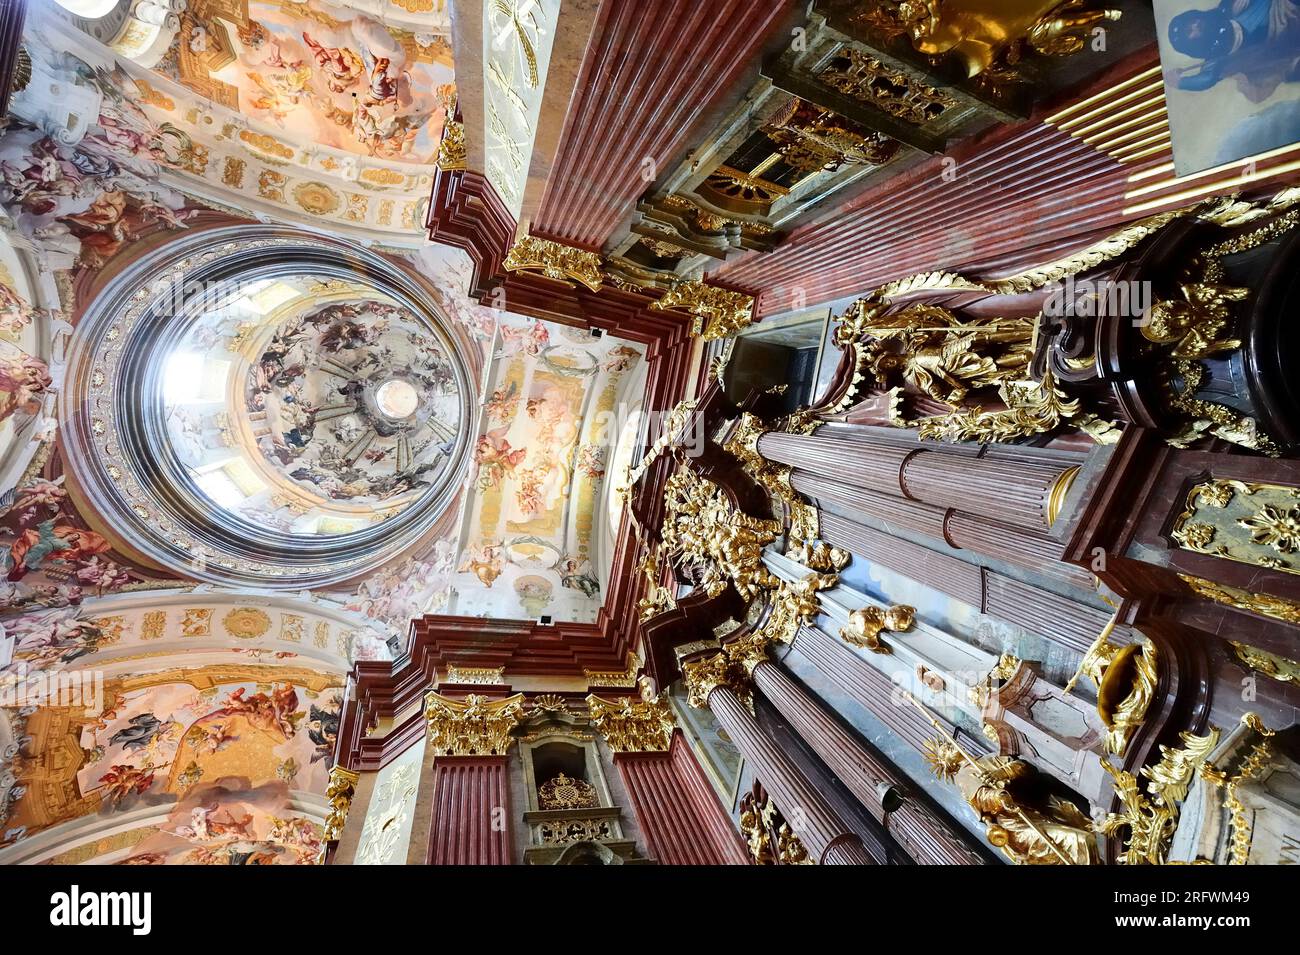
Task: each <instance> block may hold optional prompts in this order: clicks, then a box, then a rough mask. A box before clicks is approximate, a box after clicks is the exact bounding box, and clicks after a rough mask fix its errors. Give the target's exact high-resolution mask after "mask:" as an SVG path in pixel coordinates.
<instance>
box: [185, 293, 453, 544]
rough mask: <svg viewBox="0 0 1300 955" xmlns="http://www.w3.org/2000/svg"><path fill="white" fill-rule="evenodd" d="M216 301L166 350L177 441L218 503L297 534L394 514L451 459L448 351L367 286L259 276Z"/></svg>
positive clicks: (342, 528) (343, 529)
mask: <svg viewBox="0 0 1300 955" xmlns="http://www.w3.org/2000/svg"><path fill="white" fill-rule="evenodd" d="M240 292H241V294H240V295H239V296H238V297H237V298H234V299H233V300H230V301H224V302H222V303H221V306H220V307H219V308H214V309H212V310H210V311H209V312H208V313H207V314H206V315H205V316H204V318H203V319H202V321H201V322H200V323H199V324H198V325H196V326H195V328H194V329H193V331H192V332H191V333H190V334H189V335H188V336H187V337H186V338H185V339H184V340H183V341H182V342H181V344H180V345H179V346H178V347H177V349H176V350H175V351H174V352H172V354H171V357H170V358H169V363H168V368H167V371H166V374H165V378H164V383H163V389H164V401H165V404H166V414H167V421H168V426H169V429H170V434H171V437H172V441H173V443H174V445H175V447H176V450H177V453H178V456H179V458H180V459H181V461H182V463H183V464H184V465H185V466H186V467H187V468H188V469H189V473H190V475H191V477H192V478H193V479H194V481H195V483H196V484H197V485H198V486H199V487H200V488H202V489H203V490H204V491H205V492H206V493H207V494H208V496H209V497H210V498H211V499H212V500H213V501H215V502H216V503H217V504H219V505H221V506H223V507H226V508H228V509H230V510H233V511H236V512H238V513H239V514H240V515H242V516H244V517H250V518H253V519H255V520H257V521H259V522H263V523H266V524H268V525H269V526H273V527H278V528H281V529H282V530H284V531H285V532H286V533H292V534H343V533H348V532H350V531H353V530H356V529H358V528H360V527H364V526H368V525H370V524H374V523H379V522H382V521H383V520H386V519H388V518H389V517H392V516H394V515H395V514H397V513H399V512H400V511H401V510H403V509H404V508H405V507H406V506H408V505H409V504H410V503H411V502H412V501H413V500H415V499H416V498H417V497H418V496H419V494H420V492H421V490H422V489H424V488H427V487H429V486H431V484H433V483H434V482H435V481H436V479H437V478H438V476H439V475H440V474H441V473H442V472H443V471H445V469H446V468H447V467H448V466H449V464H450V458H449V454H450V453H451V446H452V445H453V444H454V442H455V436H456V433H457V431H459V430H461V429H462V428H463V427H466V426H468V424H469V423H468V422H462V421H461V420H460V410H459V407H458V400H457V394H458V392H457V386H456V382H455V378H454V374H453V371H452V368H451V366H450V364H449V363H448V361H447V358H446V356H444V355H443V353H442V351H441V349H440V348H439V345H438V343H437V342H436V340H434V339H431V338H429V337H428V335H427V333H426V331H425V330H424V329H423V328H422V326H421V324H420V322H419V320H418V319H417V318H416V317H415V316H414V315H412V314H410V313H409V312H407V311H406V310H405V309H403V308H402V307H401V306H400V305H398V304H397V303H395V302H394V301H392V300H391V299H388V298H386V297H385V296H383V295H382V294H381V293H379V292H378V291H377V290H376V289H374V288H369V287H365V286H363V285H360V284H358V283H353V282H345V281H341V280H320V279H315V278H311V277H308V276H302V275H299V276H288V277H280V278H274V279H263V280H259V281H257V282H255V283H252V285H250V286H249V287H246V288H241V290H240Z"/></svg>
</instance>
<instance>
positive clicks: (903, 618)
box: [840, 604, 916, 653]
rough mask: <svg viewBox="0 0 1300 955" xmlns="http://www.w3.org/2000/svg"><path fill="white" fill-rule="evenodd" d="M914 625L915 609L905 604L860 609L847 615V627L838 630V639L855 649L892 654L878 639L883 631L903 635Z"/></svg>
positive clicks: (885, 644) (887, 646)
mask: <svg viewBox="0 0 1300 955" xmlns="http://www.w3.org/2000/svg"><path fill="white" fill-rule="evenodd" d="M915 623H916V608H915V607H909V606H907V605H906V604H898V605H896V606H893V607H886V608H881V607H862V608H860V609H858V610H854V611H853V612H852V613H850V614H849V622H848V624H847V626H844V627H841V628H840V639H841V640H843V641H844V642H845V643H848V644H851V645H852V646H855V647H864V648H865V649H867V650H870V651H871V652H872V653H892V652H893V651H892V650H891V649H890V648H889V645H888V644H887V643H885V642H884V641H883V640H881V639H880V635H881V634H882V633H884V632H885V631H889V632H890V633H905V632H906V631H908V630H911V629H912V627H913V626H914V625H915Z"/></svg>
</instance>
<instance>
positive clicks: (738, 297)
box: [650, 282, 754, 341]
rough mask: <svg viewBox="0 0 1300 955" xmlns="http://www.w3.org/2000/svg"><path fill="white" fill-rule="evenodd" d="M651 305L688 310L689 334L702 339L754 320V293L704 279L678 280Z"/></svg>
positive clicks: (732, 329)
mask: <svg viewBox="0 0 1300 955" xmlns="http://www.w3.org/2000/svg"><path fill="white" fill-rule="evenodd" d="M650 307H651V308H653V309H655V310H657V311H661V312H663V311H669V310H674V311H682V312H689V313H690V314H691V315H692V316H693V317H694V322H693V324H692V325H691V334H693V335H699V336H700V337H701V338H703V339H704V340H705V341H711V340H713V339H715V338H726V337H727V336H728V335H731V334H734V333H735V332H738V331H740V330H741V329H742V328H747V327H748V326H749V324H750V322H752V321H753V320H754V296H752V295H746V294H745V293H744V292H736V291H733V290H732V289H725V288H718V287H717V286H715V285H706V284H705V283H703V282H678V283H677V284H676V285H674V286H673V287H672V288H670V289H669V290H668V291H667V292H665V293H664V294H663V296H662V297H661V298H659V299H658V300H656V301H654V302H651V303H650Z"/></svg>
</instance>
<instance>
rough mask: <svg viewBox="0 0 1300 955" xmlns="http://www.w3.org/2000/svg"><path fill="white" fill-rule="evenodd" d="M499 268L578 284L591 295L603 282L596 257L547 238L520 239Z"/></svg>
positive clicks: (598, 289)
mask: <svg viewBox="0 0 1300 955" xmlns="http://www.w3.org/2000/svg"><path fill="white" fill-rule="evenodd" d="M501 268H503V269H504V270H505V271H507V272H539V273H541V274H542V275H544V276H545V277H546V278H548V279H555V280H556V281H557V282H567V283H569V284H570V285H571V284H573V283H574V282H580V283H582V284H583V285H585V286H586V287H587V288H589V289H591V291H593V292H599V291H600V287H601V285H602V284H603V283H604V279H605V276H604V272H603V271H602V270H601V263H600V256H599V255H597V254H596V253H595V252H588V251H586V250H585V249H577V248H574V247H573V246H571V245H561V244H560V243H559V242H552V241H550V240H549V239H539V238H537V237H536V236H532V235H528V236H524V237H523V238H522V239H519V240H518V241H517V242H515V244H514V245H512V246H511V247H510V251H509V252H507V253H506V257H505V261H504V262H502V263H501Z"/></svg>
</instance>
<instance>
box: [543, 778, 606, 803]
mask: <svg viewBox="0 0 1300 955" xmlns="http://www.w3.org/2000/svg"><path fill="white" fill-rule="evenodd" d="M537 804H538V806H540V807H541V808H542V809H543V810H548V809H595V808H596V807H598V806H599V805H600V797H599V796H597V794H596V787H595V786H593V785H592V784H591V783H589V782H587V781H586V780H585V779H573V778H571V777H569V776H566V775H565V774H564V773H559V774H558V775H556V776H555V777H554V778H553V779H548V780H547V781H546V782H544V783H542V784H541V785H540V786H538V787H537Z"/></svg>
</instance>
